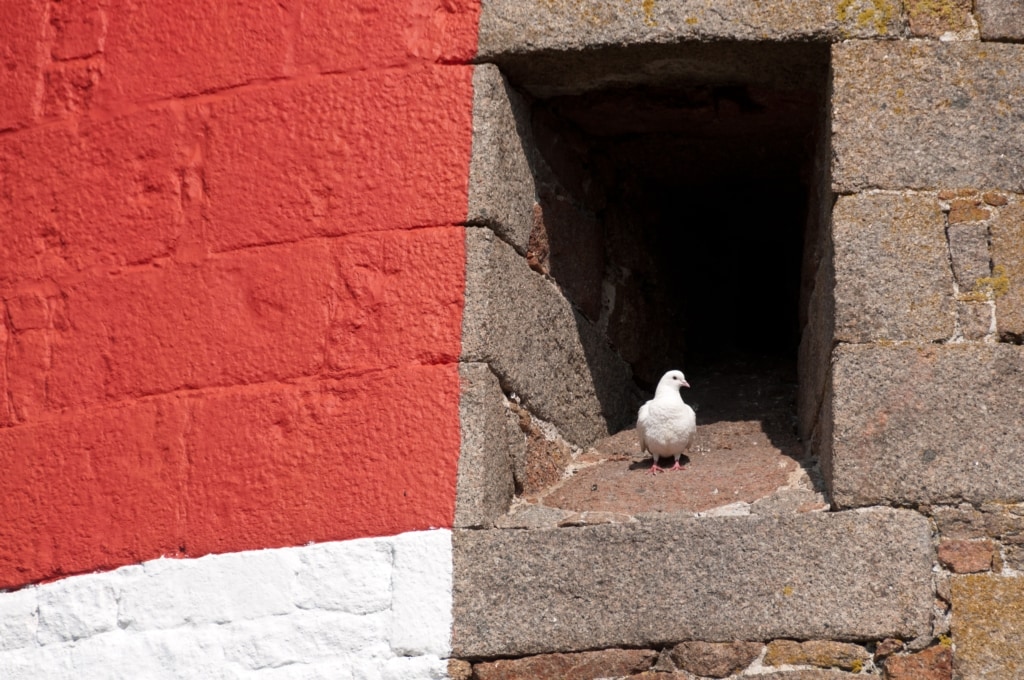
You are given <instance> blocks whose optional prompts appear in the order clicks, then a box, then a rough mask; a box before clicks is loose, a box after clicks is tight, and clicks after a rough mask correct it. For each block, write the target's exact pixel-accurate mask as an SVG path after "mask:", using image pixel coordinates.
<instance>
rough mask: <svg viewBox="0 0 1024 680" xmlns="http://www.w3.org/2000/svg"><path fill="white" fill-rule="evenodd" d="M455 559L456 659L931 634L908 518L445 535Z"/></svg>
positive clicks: (926, 579)
mask: <svg viewBox="0 0 1024 680" xmlns="http://www.w3.org/2000/svg"><path fill="white" fill-rule="evenodd" d="M453 545H454V564H455V576H454V585H455V588H454V596H453V597H454V601H453V612H454V624H453V637H452V645H453V649H454V653H455V654H456V655H458V656H467V657H475V656H516V655H525V654H538V653H544V652H566V651H574V650H579V649H587V648H594V647H618V646H645V645H650V644H663V643H664V642H665V641H670V640H680V639H683V640H686V639H690V640H692V639H703V640H707V641H712V642H716V641H717V642H726V641H731V640H737V639H740V640H757V639H770V638H778V637H796V636H798V635H799V636H811V637H818V638H824V637H829V638H832V639H871V638H883V637H901V638H914V637H917V636H919V635H921V634H923V633H924V632H926V631H927V632H930V631H931V605H932V585H931V560H932V549H931V533H930V528H929V525H928V522H927V520H926V519H925V518H924V517H923V516H921V515H919V514H917V513H913V512H909V511H900V510H874V511H857V512H844V513H812V514H803V515H797V516H792V517H755V516H747V517H723V518H701V519H690V520H681V521H679V520H677V521H663V522H659V521H650V522H640V523H633V524H612V525H602V526H593V527H580V528H569V529H552V530H540V531H503V530H492V531H457V532H455V536H454V544H453Z"/></svg>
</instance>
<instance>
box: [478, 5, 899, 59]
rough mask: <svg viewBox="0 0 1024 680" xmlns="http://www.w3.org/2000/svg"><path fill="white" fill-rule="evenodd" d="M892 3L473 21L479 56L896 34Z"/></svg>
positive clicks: (525, 12) (556, 11) (640, 10)
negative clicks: (477, 32)
mask: <svg viewBox="0 0 1024 680" xmlns="http://www.w3.org/2000/svg"><path fill="white" fill-rule="evenodd" d="M899 4H900V3H899V2H897V1H896V0H868V1H862V2H858V1H853V2H851V1H849V0H846V1H844V0H827V1H824V2H823V1H821V0H798V1H796V2H793V1H788V2H787V1H785V0H769V1H767V2H757V3H751V2H747V1H746V0H723V1H720V2H716V3H714V4H713V5H708V4H707V3H706V2H703V1H702V0H675V1H673V2H621V0H595V1H593V2H586V3H581V2H577V1H576V0H525V1H524V0H491V1H490V2H485V3H484V4H483V13H482V15H481V17H480V38H479V40H480V42H479V54H480V56H482V57H493V56H494V55H498V54H502V53H508V52H526V51H541V50H582V49H585V48H588V47H594V46H599V45H622V44H642V43H674V42H682V41H686V40H701V39H702V40H751V41H752V40H773V41H782V40H798V39H804V40H806V39H810V38H814V39H818V40H823V39H842V38H853V37H874V36H882V35H895V34H899V33H902V32H903V26H902V21H903V19H902V16H901V12H900V6H899Z"/></svg>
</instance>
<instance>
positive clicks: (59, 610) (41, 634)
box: [0, 529, 452, 680]
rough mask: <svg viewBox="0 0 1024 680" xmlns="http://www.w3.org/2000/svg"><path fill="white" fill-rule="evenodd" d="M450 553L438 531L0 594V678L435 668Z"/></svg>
mask: <svg viewBox="0 0 1024 680" xmlns="http://www.w3.org/2000/svg"><path fill="white" fill-rule="evenodd" d="M451 551H452V548H451V532H450V531H448V530H443V529H439V530H433V531H421V532H412V533H407V534H401V535H398V536H388V537H382V538H366V539H358V540H353V541H343V542H338V543H323V544H318V545H309V546H305V547H301V548H282V549H278V550H259V551H250V552H242V553H232V554H227V555H208V556H206V557H202V558H199V559H194V560H177V559H159V560H154V561H152V562H146V563H144V564H140V565H135V566H130V567H123V568H121V569H117V570H115V571H111V572H106V573H100V574H88V575H84V576H72V577H69V578H66V579H63V580H60V581H56V582H54V583H48V584H44V585H41V586H33V587H29V588H25V589H22V590H19V591H16V592H10V593H0V678H5V679H6V680H21V679H22V678H24V679H26V680H44V679H45V680H60V679H64V678H67V679H69V680H71V679H74V680H80V679H82V678H88V679H89V680H113V679H115V678H116V679H124V680H149V679H151V678H152V679H159V680H163V679H165V678H166V679H168V680H172V679H173V680H179V679H181V680H184V679H186V678H188V679H189V680H191V679H194V678H204V679H206V678H258V679H260V680H263V679H267V680H279V679H284V678H288V679H289V680H291V679H292V678H297V679H303V680H305V679H314V678H317V679H319V678H323V679H325V680H326V679H328V678H329V679H330V680H350V679H351V680H364V679H365V680H370V679H377V678H381V679H386V680H406V679H408V680H414V679H415V680H419V679H442V678H446V677H447V672H446V670H447V661H446V659H447V657H448V655H449V653H450V649H451V648H450V639H451V605H452V555H451Z"/></svg>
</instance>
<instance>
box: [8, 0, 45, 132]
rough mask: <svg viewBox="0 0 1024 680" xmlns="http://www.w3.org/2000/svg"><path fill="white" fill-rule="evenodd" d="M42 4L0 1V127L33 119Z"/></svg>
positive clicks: (38, 69) (32, 1) (39, 58)
mask: <svg viewBox="0 0 1024 680" xmlns="http://www.w3.org/2000/svg"><path fill="white" fill-rule="evenodd" d="M45 8H46V7H45V4H44V3H41V2H36V0H9V1H6V2H4V3H2V4H0V26H3V27H4V46H3V51H2V52H0V54H2V55H3V56H2V61H0V92H3V93H4V95H3V96H2V97H0V130H4V129H7V128H13V127H18V126H21V125H25V124H26V123H29V122H31V121H32V119H33V114H34V111H33V109H34V102H35V95H36V84H37V82H38V80H39V71H40V61H41V57H42V51H43V50H42V45H41V38H42V34H43V28H44V26H45V21H44V18H43V16H44V10H45Z"/></svg>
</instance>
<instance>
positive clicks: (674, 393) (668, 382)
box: [636, 371, 697, 474]
mask: <svg viewBox="0 0 1024 680" xmlns="http://www.w3.org/2000/svg"><path fill="white" fill-rule="evenodd" d="M689 386H690V384H689V383H688V382H686V378H685V377H684V376H683V373H682V371H669V372H668V373H666V374H665V375H663V376H662V377H661V380H659V381H658V388H657V389H656V390H655V391H654V399H651V400H650V401H649V402H647V403H646V404H644V405H643V406H641V407H640V413H639V414H637V419H636V431H637V434H639V435H640V450H641V451H646V452H648V453H650V454H651V456H652V458H653V459H654V460H653V461H652V464H651V469H650V470H648V474H655V473H658V472H664V470H663V469H662V468H660V467H658V459H659V458H668V457H669V456H671V457H673V458H675V459H676V463H675V465H673V466H672V467H671V468H670V469H672V470H681V469H682V467H681V466H680V465H679V457H680V456H682V455H683V454H684V453H685V452H686V450H687V449H689V448H690V444H691V443H692V442H693V438H694V435H696V433H697V414H696V413H694V412H693V409H692V408H690V407H689V406H687V405H686V403H685V402H684V401H683V397H682V396H681V395H680V394H679V388H681V387H689Z"/></svg>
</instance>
